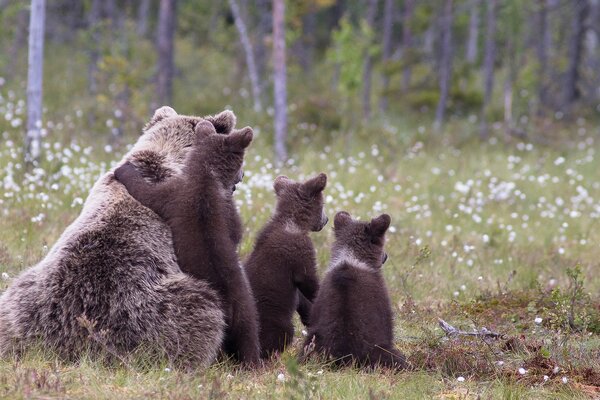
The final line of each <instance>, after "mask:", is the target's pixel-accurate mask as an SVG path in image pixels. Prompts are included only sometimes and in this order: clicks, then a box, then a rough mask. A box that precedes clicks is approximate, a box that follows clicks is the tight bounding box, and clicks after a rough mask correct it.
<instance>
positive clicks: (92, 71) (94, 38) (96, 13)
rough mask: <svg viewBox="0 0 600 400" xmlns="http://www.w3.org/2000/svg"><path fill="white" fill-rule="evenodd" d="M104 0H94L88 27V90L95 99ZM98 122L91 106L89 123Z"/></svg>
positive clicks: (90, 124)
mask: <svg viewBox="0 0 600 400" xmlns="http://www.w3.org/2000/svg"><path fill="white" fill-rule="evenodd" d="M101 6H102V0H92V8H91V10H90V14H89V15H88V29H89V30H90V38H91V43H90V45H89V49H90V51H89V57H90V61H89V65H88V91H89V94H90V97H92V99H94V100H95V98H96V95H97V94H98V81H97V79H98V61H99V59H100V41H101V35H100V19H101V18H100V17H101V12H102V10H101ZM95 123H96V114H95V112H94V107H91V109H90V110H89V113H88V125H89V126H90V127H92V126H94V124H95Z"/></svg>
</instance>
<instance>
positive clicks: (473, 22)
mask: <svg viewBox="0 0 600 400" xmlns="http://www.w3.org/2000/svg"><path fill="white" fill-rule="evenodd" d="M469 8H470V10H469V36H468V37H467V46H466V53H465V58H466V59H467V63H469V64H475V62H476V61H477V50H479V46H478V41H479V13H480V12H481V0H470V2H469Z"/></svg>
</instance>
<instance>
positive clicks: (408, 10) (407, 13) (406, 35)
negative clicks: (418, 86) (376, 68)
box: [402, 0, 415, 92]
mask: <svg viewBox="0 0 600 400" xmlns="http://www.w3.org/2000/svg"><path fill="white" fill-rule="evenodd" d="M414 13H415V1H414V0H404V12H403V13H402V53H403V54H404V58H405V61H404V70H403V71H402V90H404V91H405V92H406V91H407V90H408V87H409V86H410V76H411V70H412V69H411V65H412V63H413V60H412V58H414V57H410V56H409V55H410V53H411V52H412V46H413V43H412V42H413V34H412V28H411V23H412V19H413V16H414ZM409 58H410V60H409Z"/></svg>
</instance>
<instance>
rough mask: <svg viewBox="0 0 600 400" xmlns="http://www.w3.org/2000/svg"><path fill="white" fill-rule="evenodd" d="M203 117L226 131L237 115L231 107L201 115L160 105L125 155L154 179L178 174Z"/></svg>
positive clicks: (148, 177)
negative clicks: (185, 113)
mask: <svg viewBox="0 0 600 400" xmlns="http://www.w3.org/2000/svg"><path fill="white" fill-rule="evenodd" d="M203 121H204V122H205V121H208V122H210V123H211V124H212V125H213V127H214V128H215V131H216V132H217V133H219V134H224V135H227V134H229V133H231V131H232V130H233V128H234V127H235V122H236V117H235V114H233V112H231V111H228V110H226V111H223V112H221V113H219V114H217V115H215V116H207V117H204V118H201V117H193V116H186V115H179V114H177V113H176V112H175V110H173V109H172V108H171V107H167V106H164V107H161V108H159V109H157V110H156V111H155V112H154V115H153V116H152V119H151V120H150V122H149V123H148V124H146V126H145V127H144V129H143V131H142V135H141V136H140V138H139V139H138V142H137V143H136V145H135V146H134V148H133V149H132V151H131V152H130V154H128V156H126V158H127V159H128V160H129V161H131V162H132V163H133V164H135V166H136V168H137V169H138V170H139V171H140V172H141V173H142V175H143V176H144V178H146V179H147V180H149V181H151V182H160V181H162V180H164V179H166V178H168V177H169V176H172V175H176V174H178V173H180V172H181V170H182V169H183V166H184V164H185V160H186V157H187V155H188V153H189V151H190V149H191V147H192V145H193V144H194V143H195V142H196V140H197V135H198V132H197V129H196V127H197V126H198V124H199V123H201V122H203Z"/></svg>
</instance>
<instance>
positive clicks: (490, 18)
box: [479, 0, 498, 140]
mask: <svg viewBox="0 0 600 400" xmlns="http://www.w3.org/2000/svg"><path fill="white" fill-rule="evenodd" d="M497 6H498V0H489V1H488V2H487V5H486V8H487V12H486V17H485V26H486V29H485V54H484V59H483V106H482V107H481V124H480V129H479V136H480V137H481V139H482V140H485V139H487V138H488V136H489V128H488V117H489V116H488V113H489V108H490V102H491V100H492V91H493V90H494V60H495V59H496V8H497Z"/></svg>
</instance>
